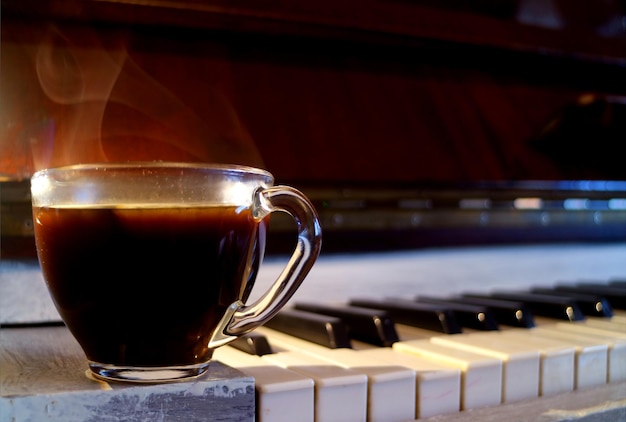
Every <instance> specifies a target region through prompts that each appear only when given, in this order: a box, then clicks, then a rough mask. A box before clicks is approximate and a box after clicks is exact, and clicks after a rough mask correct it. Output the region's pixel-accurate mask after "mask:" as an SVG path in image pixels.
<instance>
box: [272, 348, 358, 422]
mask: <svg viewBox="0 0 626 422" xmlns="http://www.w3.org/2000/svg"><path fill="white" fill-rule="evenodd" d="M262 358H263V360H266V361H267V362H270V363H272V364H275V365H278V366H281V367H283V368H287V369H290V370H292V371H294V372H298V373H300V374H302V375H304V376H306V377H309V378H311V379H313V381H314V382H315V421H316V422H328V421H336V422H350V421H364V420H366V417H367V376H365V375H364V374H361V373H358V372H356V371H353V370H351V369H347V368H343V367H340V366H337V365H332V364H329V363H328V362H327V361H324V360H322V359H317V358H315V357H313V356H310V355H307V354H304V353H301V352H278V353H271V354H267V355H264V356H263V357H262Z"/></svg>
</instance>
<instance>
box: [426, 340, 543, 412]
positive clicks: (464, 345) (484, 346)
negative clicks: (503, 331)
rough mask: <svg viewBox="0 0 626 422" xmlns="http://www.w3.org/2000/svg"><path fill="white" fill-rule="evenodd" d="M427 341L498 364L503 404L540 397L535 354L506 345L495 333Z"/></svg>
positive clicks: (518, 346)
mask: <svg viewBox="0 0 626 422" xmlns="http://www.w3.org/2000/svg"><path fill="white" fill-rule="evenodd" d="M430 341H431V342H433V343H436V344H441V345H444V346H449V347H456V348H460V349H463V350H468V351H470V352H474V353H478V354H481V355H485V356H490V357H493V358H496V359H499V360H501V361H502V365H503V367H502V401H503V402H512V401H518V400H524V399H530V398H535V397H538V396H539V370H540V353H539V351H538V350H536V349H532V348H528V347H521V346H520V345H518V344H515V343H511V342H508V341H507V340H506V338H503V337H502V336H501V335H500V333H498V332H488V333H478V332H477V333H472V334H456V335H451V336H436V337H432V338H431V339H430Z"/></svg>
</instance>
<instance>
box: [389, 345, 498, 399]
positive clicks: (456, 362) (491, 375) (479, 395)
mask: <svg viewBox="0 0 626 422" xmlns="http://www.w3.org/2000/svg"><path fill="white" fill-rule="evenodd" d="M393 349H394V350H395V351H398V352H402V353H408V354H412V355H417V356H421V357H424V358H426V359H431V360H434V361H436V362H440V363H443V364H448V365H453V366H455V367H457V368H459V369H461V371H462V376H461V383H462V387H461V390H462V391H461V409H462V410H466V409H474V408H479V407H484V406H495V405H497V404H499V403H500V401H501V399H502V361H500V360H499V359H495V358H490V357H487V356H484V355H479V354H477V353H473V352H468V351H465V350H458V349H453V348H450V347H446V346H442V345H439V344H435V343H432V342H431V341H430V340H409V341H400V342H398V343H394V345H393Z"/></svg>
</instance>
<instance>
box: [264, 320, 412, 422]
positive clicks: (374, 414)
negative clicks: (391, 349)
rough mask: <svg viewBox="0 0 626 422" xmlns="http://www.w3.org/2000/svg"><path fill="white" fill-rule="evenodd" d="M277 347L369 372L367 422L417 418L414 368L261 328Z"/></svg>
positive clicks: (365, 372) (278, 349)
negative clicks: (383, 361)
mask: <svg viewBox="0 0 626 422" xmlns="http://www.w3.org/2000/svg"><path fill="white" fill-rule="evenodd" d="M256 331H258V332H259V333H262V334H263V335H265V336H266V337H267V339H268V340H269V342H270V343H271V344H272V347H274V349H275V350H277V351H281V349H282V350H289V351H299V352H303V353H306V354H309V355H311V356H314V357H316V358H320V359H323V360H326V361H327V362H329V363H332V364H335V365H339V366H342V367H344V368H350V369H353V370H355V371H357V372H361V373H363V374H365V375H367V380H368V388H367V394H368V395H367V397H368V399H367V404H368V409H367V419H368V421H372V422H374V421H390V420H411V419H413V418H414V417H415V397H416V393H415V371H413V370H411V369H409V368H405V367H402V366H399V365H395V364H392V365H389V364H386V363H384V364H381V362H380V361H378V360H376V359H371V358H368V357H365V356H364V357H360V356H359V352H358V351H356V350H352V349H328V348H326V347H323V346H319V345H316V344H313V343H311V342H308V341H305V340H301V339H298V338H295V337H293V336H290V335H286V334H283V333H280V332H278V331H275V330H271V329H269V328H267V327H260V328H258V329H257V330H256Z"/></svg>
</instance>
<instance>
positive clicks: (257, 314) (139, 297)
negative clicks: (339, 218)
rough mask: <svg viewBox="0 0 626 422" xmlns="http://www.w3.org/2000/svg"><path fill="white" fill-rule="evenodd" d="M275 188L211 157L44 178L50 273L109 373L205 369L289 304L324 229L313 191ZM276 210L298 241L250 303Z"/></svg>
mask: <svg viewBox="0 0 626 422" xmlns="http://www.w3.org/2000/svg"><path fill="white" fill-rule="evenodd" d="M273 183H274V178H273V176H272V175H271V174H270V173H268V172H267V171H265V170H261V169H256V168H252V167H245V166H238V165H213V164H211V165H209V164H206V165H205V164H197V163H163V162H155V163H127V164H123V163H106V164H87V165H73V166H67V167H58V168H50V169H45V170H41V171H39V172H37V173H35V174H34V175H33V177H32V179H31V194H32V205H33V218H34V223H35V225H34V227H35V241H36V246H37V253H38V256H39V261H40V264H41V268H42V272H43V275H44V280H45V282H46V284H47V287H48V290H49V292H50V294H51V296H52V299H53V301H54V304H55V306H56V308H57V310H58V311H59V314H60V315H61V317H62V319H63V321H64V322H65V324H66V325H67V327H68V328H69V330H70V331H71V333H72V334H73V336H74V337H75V338H76V340H77V341H78V343H79V344H80V346H81V347H82V349H83V351H84V352H85V355H86V357H87V360H88V364H89V368H90V370H91V372H92V373H93V374H94V375H95V376H96V377H99V378H103V379H107V380H119V381H134V382H165V381H174V380H184V379H188V378H191V377H197V376H198V375H201V374H203V373H205V372H206V371H207V369H208V367H209V362H210V360H211V357H212V355H213V350H214V349H215V348H216V347H219V346H222V345H224V344H226V343H228V342H230V341H231V340H234V339H235V338H237V337H239V336H241V335H243V334H245V333H248V332H250V331H252V330H254V329H255V328H257V327H259V326H261V325H263V324H264V323H265V322H267V321H268V320H269V319H270V318H271V317H272V316H274V315H275V314H276V313H277V312H278V311H279V310H280V309H281V308H282V307H283V306H284V305H285V304H286V302H287V301H288V300H289V298H290V297H291V296H292V295H293V294H294V292H295V291H296V289H297V288H298V287H299V286H300V284H301V283H302V281H303V280H304V278H305V277H306V275H307V274H308V272H309V270H310V269H311V267H312V266H313V264H314V262H315V260H316V259H317V257H318V255H319V252H320V247H321V228H320V224H319V220H318V217H317V214H316V212H315V209H314V208H313V206H312V205H311V203H310V201H309V200H308V199H307V198H306V197H305V196H304V195H303V194H302V193H301V192H300V191H298V190H296V189H294V188H292V187H289V186H273ZM276 211H281V212H286V213H288V214H289V215H291V216H292V217H293V219H294V220H295V222H296V226H297V242H295V243H296V246H295V250H294V251H293V253H292V255H291V258H290V259H289V261H288V262H287V264H286V266H285V268H284V269H283V271H282V272H281V273H280V275H279V276H278V278H277V279H276V281H275V282H274V283H273V284H272V285H271V287H270V288H269V289H267V290H266V291H265V292H263V294H262V295H260V296H259V298H258V299H257V300H255V301H254V302H253V303H251V304H247V303H246V300H247V299H248V296H249V294H250V291H251V290H252V287H253V285H254V281H255V278H256V276H257V272H258V270H259V267H260V265H261V262H262V260H263V255H264V250H265V240H266V232H267V228H268V224H269V218H270V214H272V213H273V212H276Z"/></svg>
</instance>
